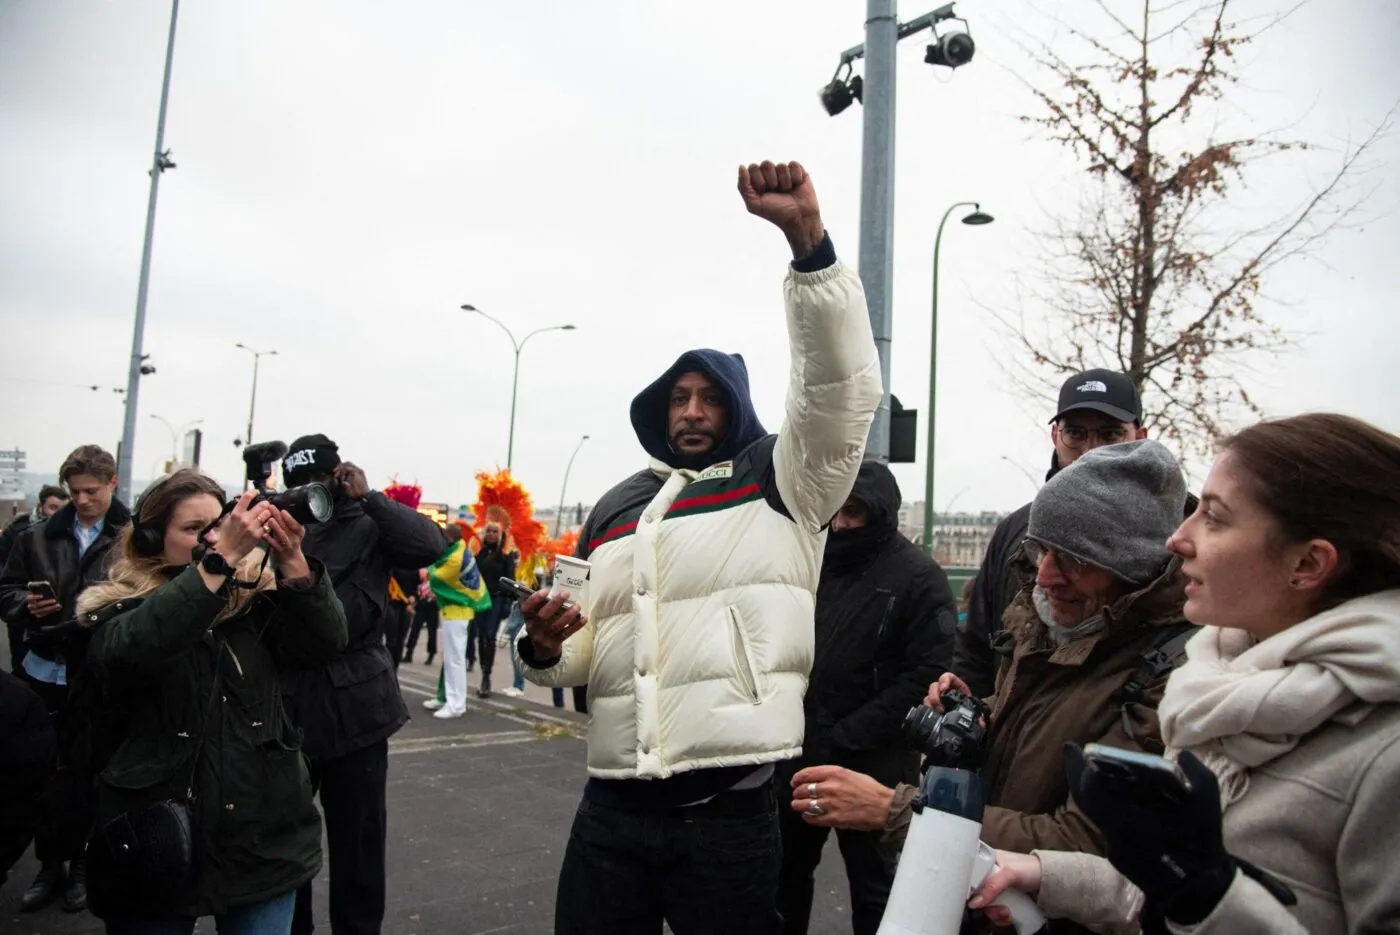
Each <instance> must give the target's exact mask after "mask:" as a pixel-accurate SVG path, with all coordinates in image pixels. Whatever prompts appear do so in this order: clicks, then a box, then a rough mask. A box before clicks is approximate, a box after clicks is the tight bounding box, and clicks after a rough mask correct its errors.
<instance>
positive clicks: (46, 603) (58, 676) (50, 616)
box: [0, 445, 131, 912]
mask: <svg viewBox="0 0 1400 935" xmlns="http://www.w3.org/2000/svg"><path fill="white" fill-rule="evenodd" d="M58 478H59V481H60V482H62V483H63V484H64V485H66V486H67V488H68V491H69V493H70V494H71V495H72V502H71V503H68V504H67V505H66V506H64V507H62V508H61V509H59V511H58V512H57V513H55V514H54V515H53V516H51V517H49V518H48V519H46V520H44V521H43V522H42V523H35V524H33V525H31V526H30V527H29V528H28V529H26V530H24V532H22V533H20V535H19V538H18V539H16V540H15V544H14V547H13V548H12V549H11V550H10V554H9V557H8V559H7V560H6V562H5V569H4V572H3V573H0V617H4V618H5V622H6V623H8V624H13V625H15V626H17V627H19V628H20V629H21V630H22V631H23V637H24V645H25V648H26V650H27V652H26V653H25V654H24V657H23V658H22V659H21V662H20V668H19V670H18V671H17V672H16V673H15V675H17V676H18V677H19V678H20V679H22V680H23V681H24V682H25V683H26V684H28V685H29V687H30V688H31V689H32V690H33V691H34V693H35V694H37V695H38V696H39V697H40V698H41V699H42V700H43V702H44V704H45V706H46V707H47V708H48V711H49V715H50V716H51V717H52V718H53V719H54V722H55V729H57V730H59V731H60V732H61V731H62V726H63V721H64V714H65V708H66V706H67V701H68V686H69V685H70V684H72V682H73V680H74V677H75V676H76V674H77V671H76V670H77V669H78V668H79V667H81V665H82V663H83V659H84V658H85V657H86V655H87V644H88V638H89V636H90V631H88V630H84V629H80V628H78V627H77V626H76V625H74V609H75V608H76V606H77V603H78V595H79V594H81V593H82V592H83V590H84V589H85V588H87V587H88V586H89V585H91V584H94V583H95V582H98V581H101V580H102V579H103V578H105V577H106V576H107V568H108V565H109V563H110V560H111V559H112V557H113V553H114V546H115V544H116V542H117V539H118V536H119V535H120V534H121V531H122V529H123V527H125V526H126V525H127V524H129V523H130V522H131V513H130V511H128V510H127V508H126V506H125V504H123V503H122V502H121V501H120V500H118V499H116V496H115V494H116V490H117V461H116V459H115V458H113V457H112V455H111V454H110V453H109V452H107V451H104V450H102V449H101V448H100V447H98V446H97V445H83V446H81V447H79V448H75V449H74V450H73V451H72V452H71V453H70V454H69V455H68V457H67V458H65V459H64V461H63V464H62V466H60V467H59V469H58ZM31 581H33V582H36V583H37V582H41V581H46V582H48V584H49V586H50V587H51V588H52V592H53V597H48V596H45V595H43V594H39V593H36V592H33V591H30V590H29V582H31ZM59 766H60V767H64V766H65V764H63V763H60V764H59ZM90 778H91V777H87V776H83V775H80V774H79V773H78V772H77V771H75V770H72V769H67V768H60V769H59V770H58V771H57V772H56V773H55V774H54V778H53V781H52V782H51V783H50V785H49V788H48V790H47V792H46V794H45V797H44V801H43V804H42V807H41V809H40V824H39V830H38V831H37V832H36V833H35V835H34V851H35V855H36V856H37V857H38V858H39V864H40V868H39V874H38V876H36V877H35V878H34V882H33V883H32V884H31V885H30V887H29V889H27V890H26V891H25V893H24V896H23V897H21V899H20V910H21V911H23V912H33V911H35V910H38V909H42V908H43V907H44V906H47V905H48V904H49V903H50V902H52V901H53V899H54V897H56V896H57V895H59V892H60V888H61V891H62V894H63V904H62V908H63V909H64V911H65V912H82V911H83V910H84V909H86V908H87V870H86V866H85V865H84V863H83V852H84V850H85V849H86V845H87V836H88V831H89V828H88V825H89V824H90V823H91V821H92V807H93V804H94V803H93V802H92V801H91V796H90V788H89V780H90ZM65 861H66V862H67V871H66V872H67V880H66V882H65V880H64V874H65V868H64V863H65Z"/></svg>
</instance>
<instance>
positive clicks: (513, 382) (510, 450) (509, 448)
mask: <svg viewBox="0 0 1400 935" xmlns="http://www.w3.org/2000/svg"><path fill="white" fill-rule="evenodd" d="M462 311H464V312H475V313H476V314H478V315H480V316H481V317H482V318H485V319H486V320H487V321H489V322H493V323H494V324H495V325H496V326H497V327H498V328H500V329H501V330H502V331H504V332H505V333H506V336H507V337H508V338H510V343H511V346H512V347H514V348H515V373H514V375H513V376H512V377H511V379H510V436H509V439H508V440H507V441H506V470H507V471H509V470H510V468H511V464H512V461H513V459H514V457H515V397H516V391H517V390H518V389H519V388H520V352H521V351H522V350H524V349H525V342H526V341H529V340H530V339H531V338H533V337H534V336H535V335H537V334H543V333H544V332H546V331H573V330H575V329H574V326H573V325H550V326H549V327H548V328H536V329H535V330H534V331H531V332H530V333H529V334H527V335H525V337H524V338H522V339H521V340H519V341H517V340H515V333H514V332H512V331H511V330H510V329H509V328H507V327H506V326H505V323H504V322H502V321H501V320H500V319H499V318H494V317H492V316H490V315H488V314H486V313H485V312H483V311H482V310H481V309H479V308H477V307H476V306H475V305H471V304H467V305H463V306H462Z"/></svg>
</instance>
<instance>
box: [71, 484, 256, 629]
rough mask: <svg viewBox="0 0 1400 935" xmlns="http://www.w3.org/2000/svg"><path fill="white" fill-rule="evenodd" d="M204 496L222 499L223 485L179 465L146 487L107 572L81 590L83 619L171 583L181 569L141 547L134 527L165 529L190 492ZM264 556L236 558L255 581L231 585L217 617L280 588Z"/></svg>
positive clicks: (240, 575)
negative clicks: (249, 585) (252, 584)
mask: <svg viewBox="0 0 1400 935" xmlns="http://www.w3.org/2000/svg"><path fill="white" fill-rule="evenodd" d="M203 496H210V497H214V498H215V499H216V500H218V501H219V502H220V503H223V502H224V489H223V488H222V487H220V486H219V485H218V483H217V482H216V481H215V480H214V479H213V478H211V477H209V476H208V475H206V474H203V473H201V472H199V471H196V470H192V469H185V470H181V471H176V472H175V473H174V474H171V475H170V476H169V477H165V478H162V479H160V480H158V481H156V482H155V483H154V484H152V485H151V486H150V487H147V488H146V492H145V493H143V494H141V497H140V498H139V499H138V500H137V506H136V515H135V516H134V517H133V520H132V523H131V525H130V526H127V527H126V528H124V529H123V530H122V531H121V532H120V533H119V534H118V537H117V542H116V545H115V547H114V550H113V551H114V552H115V554H116V555H117V559H116V561H115V562H113V563H112V567H111V568H110V569H109V570H108V572H107V577H106V578H104V579H103V580H102V581H99V582H98V583H96V584H94V585H93V586H92V587H90V588H88V589H87V590H85V591H83V593H82V594H80V595H78V614H79V619H78V622H79V624H80V625H81V624H85V623H87V622H88V621H86V620H85V619H84V617H83V615H85V614H88V613H89V612H91V611H94V610H97V609H99V608H102V607H106V606H108V605H109V604H114V603H116V602H117V601H122V600H129V599H131V598H136V597H147V596H149V595H151V594H153V593H155V592H156V591H157V590H159V589H160V588H162V587H164V586H165V585H166V584H169V583H170V580H171V578H172V574H171V573H172V572H175V573H178V572H180V571H183V569H179V568H173V567H172V566H170V565H168V564H166V562H165V558H164V557H163V556H161V555H142V554H141V553H140V552H138V551H137V550H136V545H135V538H136V530H137V528H138V527H140V528H144V529H155V530H159V531H160V532H161V533H162V534H164V532H165V529H166V527H167V526H169V525H170V520H171V517H173V516H174V515H175V508H176V507H178V506H179V505H180V504H181V503H183V502H185V501H186V500H188V499H190V498H191V497H203ZM262 562H263V553H262V552H261V551H260V550H258V549H254V550H253V551H251V552H249V553H248V554H247V555H246V556H245V557H244V558H243V560H242V561H240V562H239V563H238V567H237V569H236V570H235V571H236V574H235V577H236V578H237V579H238V580H239V581H251V580H253V579H254V578H257V581H258V584H257V587H256V588H251V589H249V588H233V589H232V590H231V593H230V594H229V596H228V602H227V605H226V606H225V607H224V609H223V610H221V611H220V612H219V615H218V616H217V617H216V618H215V622H218V621H220V620H224V619H227V618H228V617H232V616H233V615H234V614H237V613H238V612H239V611H241V610H242V609H243V608H244V607H246V606H247V605H248V602H249V601H250V600H252V599H253V597H254V596H255V595H257V594H258V593H259V592H261V591H266V590H270V589H274V588H276V586H277V584H276V580H277V579H276V577H275V576H274V575H273V573H272V572H271V571H267V570H262ZM260 570H261V574H260V573H259V572H260Z"/></svg>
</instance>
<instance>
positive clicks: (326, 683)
mask: <svg viewBox="0 0 1400 935" xmlns="http://www.w3.org/2000/svg"><path fill="white" fill-rule="evenodd" d="M282 476H283V479H284V480H285V481H286V484H287V486H289V487H297V486H300V485H304V484H309V483H319V484H324V485H326V486H327V487H329V488H330V489H331V490H332V491H333V495H334V510H333V513H332V515H331V517H330V519H329V520H327V521H326V522H324V523H321V524H320V525H317V526H313V527H311V528H309V529H308V530H307V533H306V541H305V543H304V545H303V549H304V550H305V552H306V554H307V555H308V556H309V557H311V558H314V559H317V560H319V561H320V562H322V563H323V564H324V565H325V567H326V573H327V574H329V575H330V577H331V581H332V582H333V583H334V585H335V591H336V594H337V595H338V596H339V597H340V601H341V603H342V604H344V605H345V619H346V623H347V625H348V628H349V636H350V639H349V644H348V645H347V646H346V648H345V651H344V652H343V653H341V654H339V655H338V656H337V657H336V658H335V659H332V660H331V661H330V662H329V663H328V664H327V665H325V666H321V667H318V668H314V669H298V668H288V669H285V670H284V671H283V672H282V688H283V692H284V697H285V700H286V706H287V713H288V715H289V716H290V717H291V719H292V722H293V723H294V724H296V725H297V726H298V727H300V728H301V729H302V730H303V731H305V734H306V740H305V747H304V749H305V751H306V755H307V756H308V757H309V758H310V760H311V781H312V783H313V786H314V787H315V788H316V789H317V790H318V791H319V794H320V797H321V808H322V811H324V812H325V818H326V842H327V851H328V857H329V862H330V916H331V929H332V930H333V931H334V932H335V933H336V935H359V933H366V935H373V933H378V932H379V930H380V927H381V925H382V924H383V920H384V851H385V846H386V843H387V836H388V817H387V814H386V809H385V787H386V783H387V780H388V768H389V743H388V742H389V737H390V736H391V735H392V734H394V733H395V732H396V731H397V730H398V729H399V728H400V727H402V726H403V725H404V723H405V722H407V720H408V709H407V708H406V707H405V706H404V703H403V696H402V695H401V694H400V693H399V685H398V680H397V679H396V678H395V676H394V663H393V660H392V659H390V658H389V650H388V649H387V648H386V647H385V645H384V617H385V614H386V613H387V612H388V610H389V608H388V601H389V576H390V574H391V573H392V571H393V569H395V568H423V567H426V566H428V565H431V564H433V562H435V561H437V559H438V557H439V556H440V555H442V553H443V552H445V551H447V537H446V535H445V534H444V533H443V531H442V529H441V528H439V527H438V525H437V524H436V523H434V522H433V521H432V520H431V519H429V518H428V517H426V516H424V515H422V514H421V513H418V512H417V511H415V510H411V509H409V508H408V507H406V506H404V505H403V504H400V503H395V502H394V501H393V500H390V499H389V498H388V497H386V496H385V495H384V494H383V493H380V492H378V491H374V490H371V489H370V486H369V482H368V481H367V480H366V478H365V472H364V471H362V470H360V468H358V467H356V466H355V465H353V464H349V463H342V462H341V460H340V455H339V448H338V447H337V446H336V444H335V443H334V442H333V441H331V440H330V439H329V438H327V437H326V436H324V435H307V436H304V437H302V438H298V439H297V440H296V441H294V442H292V444H291V446H290V448H289V450H288V452H287V455H286V457H284V458H283V459H282ZM312 928H313V924H312V917H311V887H310V884H307V885H306V886H304V887H302V889H301V890H300V891H299V892H298V893H297V905H296V916H295V921H294V922H293V926H292V932H293V933H295V935H309V933H310V932H311V931H312Z"/></svg>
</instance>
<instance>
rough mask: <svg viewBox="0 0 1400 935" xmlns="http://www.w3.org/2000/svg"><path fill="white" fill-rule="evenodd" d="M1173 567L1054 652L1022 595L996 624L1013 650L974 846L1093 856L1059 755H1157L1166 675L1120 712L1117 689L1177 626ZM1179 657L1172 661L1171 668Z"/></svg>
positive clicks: (1098, 846) (1180, 587)
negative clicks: (1095, 750) (1079, 751)
mask: <svg viewBox="0 0 1400 935" xmlns="http://www.w3.org/2000/svg"><path fill="white" fill-rule="evenodd" d="M1184 588H1185V579H1184V578H1183V576H1182V574H1181V571H1180V561H1179V560H1177V559H1173V560H1172V562H1171V564H1170V565H1169V566H1168V567H1167V569H1166V571H1164V572H1163V573H1162V575H1161V576H1160V577H1158V578H1157V580H1155V581H1153V582H1152V583H1151V584H1149V585H1147V586H1146V587H1144V588H1142V589H1140V590H1138V591H1134V592H1133V593H1131V594H1127V595H1125V596H1123V597H1121V598H1119V599H1118V600H1117V601H1115V602H1114V603H1113V604H1112V605H1111V606H1110V607H1108V608H1107V609H1106V610H1105V611H1104V615H1105V617H1106V618H1107V625H1106V626H1105V627H1104V628H1103V629H1102V630H1100V631H1099V632H1098V633H1095V634H1093V635H1092V636H1087V637H1084V638H1082V639H1078V640H1075V641H1074V642H1072V643H1069V644H1067V645H1065V646H1061V647H1058V648H1056V647H1055V646H1054V645H1053V644H1052V643H1051V642H1050V638H1049V636H1048V635H1047V634H1046V632H1045V626H1044V624H1043V623H1041V621H1040V617H1039V616H1038V615H1037V614H1036V612H1035V607H1034V605H1033V604H1032V602H1031V591H1030V590H1029V589H1026V590H1023V591H1022V592H1021V593H1020V594H1019V595H1018V596H1017V598H1016V601H1015V602H1014V603H1013V604H1012V605H1011V607H1010V608H1008V609H1007V611H1006V614H1005V616H1004V617H1003V618H1002V619H1003V623H1004V625H1005V627H1006V631H1007V633H1008V634H1009V635H1010V637H1011V638H1012V640H1013V641H1014V645H1015V650H1014V652H1013V654H1012V657H1011V662H1010V663H1009V664H1008V665H1006V666H1004V667H1003V668H1002V671H1001V673H1000V674H999V675H998V677H997V693H996V696H995V697H994V698H993V699H992V701H991V705H992V730H991V734H990V736H989V737H988V740H987V745H988V755H987V762H986V765H985V766H984V767H983V768H982V781H983V782H984V783H985V784H986V793H987V801H988V802H989V803H991V806H990V807H988V809H987V811H986V814H985V815H984V817H983V819H982V840H984V841H986V842H987V843H988V844H990V845H991V846H992V847H999V848H1002V849H1004V850H1009V851H1019V852H1021V853H1026V852H1029V851H1030V850H1032V849H1033V848H1045V849H1055V850H1069V851H1088V852H1090V853H1094V854H1101V853H1103V840H1102V838H1101V837H1100V835H1099V832H1098V829H1096V828H1095V827H1094V826H1093V825H1092V824H1091V823H1090V821H1089V820H1088V818H1086V817H1085V816H1084V814H1083V813H1082V812H1080V811H1079V808H1078V807H1077V806H1076V805H1074V803H1073V802H1071V801H1070V797H1069V785H1068V782H1067V780H1066V778H1065V767H1064V752H1063V749H1064V745H1065V743H1066V742H1068V741H1074V742H1075V743H1078V744H1086V743H1101V744H1107V745H1109V746H1113V747H1123V748H1127V749H1133V750H1146V751H1147V752H1149V753H1161V752H1162V736H1161V728H1160V727H1159V726H1158V724H1157V710H1156V709H1157V703H1158V702H1159V701H1161V699H1162V691H1163V690H1164V689H1165V688H1166V684H1167V675H1166V673H1163V674H1162V675H1160V676H1159V677H1158V678H1156V679H1154V680H1152V681H1151V682H1149V683H1148V684H1147V685H1145V686H1144V687H1143V689H1142V691H1141V693H1140V695H1139V700H1138V701H1136V702H1133V703H1130V704H1127V705H1125V704H1124V703H1123V700H1122V699H1121V697H1120V693H1121V692H1122V690H1123V687H1124V686H1125V685H1126V684H1127V683H1128V681H1129V680H1130V679H1131V678H1132V677H1133V675H1134V674H1135V673H1136V672H1137V671H1138V667H1139V664H1140V663H1141V661H1142V657H1143V653H1144V651H1146V650H1148V649H1149V648H1151V647H1152V646H1153V645H1154V643H1160V642H1161V641H1162V640H1163V639H1164V638H1166V637H1169V636H1170V633H1167V632H1164V631H1163V629H1162V628H1164V627H1172V628H1179V627H1180V626H1181V625H1182V624H1185V622H1186V621H1185V618H1184V617H1182V615H1181V608H1182V605H1183V604H1184V603H1185V602H1186V597H1185V592H1184ZM1185 658H1186V657H1185V653H1184V652H1183V653H1178V654H1177V655H1176V658H1175V659H1174V660H1173V663H1174V664H1180V662H1181V661H1183V660H1184V659H1185Z"/></svg>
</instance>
